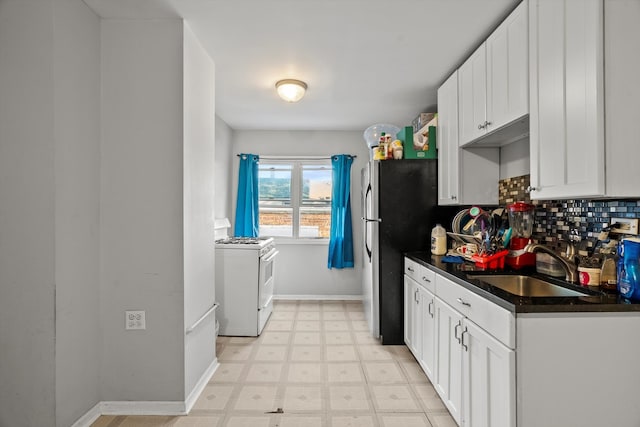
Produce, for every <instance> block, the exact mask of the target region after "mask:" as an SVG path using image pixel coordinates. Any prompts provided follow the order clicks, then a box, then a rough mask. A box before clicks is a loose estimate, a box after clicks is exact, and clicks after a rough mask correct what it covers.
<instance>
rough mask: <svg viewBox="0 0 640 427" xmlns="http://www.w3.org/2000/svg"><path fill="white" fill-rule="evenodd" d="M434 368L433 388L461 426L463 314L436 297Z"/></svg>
mask: <svg viewBox="0 0 640 427" xmlns="http://www.w3.org/2000/svg"><path fill="white" fill-rule="evenodd" d="M435 310H436V328H437V336H436V342H437V365H436V378H435V389H436V391H437V392H438V394H439V395H440V398H441V399H442V401H443V402H444V404H445V406H446V407H447V409H449V412H450V413H451V416H452V417H453V419H454V420H455V421H456V423H458V425H460V422H461V408H462V346H461V338H460V335H461V333H462V330H461V329H462V315H461V314H460V313H458V312H457V311H456V310H454V309H453V308H451V307H450V306H449V305H448V304H446V303H445V302H443V301H442V300H440V299H439V298H436V301H435Z"/></svg>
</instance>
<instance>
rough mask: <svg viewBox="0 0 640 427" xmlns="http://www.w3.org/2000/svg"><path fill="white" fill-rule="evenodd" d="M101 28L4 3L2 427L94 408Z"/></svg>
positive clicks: (75, 11) (65, 1) (0, 53)
mask: <svg viewBox="0 0 640 427" xmlns="http://www.w3.org/2000/svg"><path fill="white" fill-rule="evenodd" d="M99 34H100V27H99V20H98V18H97V16H95V14H93V12H92V11H91V10H90V9H89V8H88V7H87V6H86V5H85V4H84V3H83V2H82V1H80V0H46V1H39V2H24V1H4V2H0V57H2V58H3V62H2V67H0V96H1V97H2V99H3V100H7V101H9V102H3V103H1V106H0V142H1V144H0V170H2V176H3V179H2V180H0V199H1V200H2V204H1V206H0V235H2V239H0V283H1V286H0V293H1V295H0V348H2V352H1V353H0V358H1V359H0V384H2V386H1V387H0V425H2V426H5V425H7V426H18V427H19V426H35V425H38V426H39V425H42V426H46V425H57V426H68V425H71V424H72V423H73V422H74V421H75V420H76V419H77V418H78V417H80V416H81V415H83V414H84V413H86V412H87V411H88V410H89V409H90V408H91V407H93V406H94V405H95V404H96V403H97V402H98V401H99V391H98V370H99V369H98V368H99V362H100V357H101V355H100V351H99V343H100V328H99V319H98V317H97V316H96V313H97V312H98V311H99V267H98V220H99V203H98V200H99V170H100V169H99V129H100V127H99V81H100V72H99V66H100V57H99V51H100V49H99V47H100V43H99Z"/></svg>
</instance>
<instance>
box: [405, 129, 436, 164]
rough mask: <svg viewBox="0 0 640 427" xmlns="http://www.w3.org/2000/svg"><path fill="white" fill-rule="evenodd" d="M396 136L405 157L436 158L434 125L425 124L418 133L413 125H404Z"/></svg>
mask: <svg viewBox="0 0 640 427" xmlns="http://www.w3.org/2000/svg"><path fill="white" fill-rule="evenodd" d="M396 137H397V138H398V139H399V140H400V141H402V146H403V150H404V155H403V158H405V159H437V158H438V152H437V151H436V127H435V126H427V125H425V126H424V127H423V128H422V129H420V131H419V132H418V133H415V134H414V133H413V126H405V127H404V128H403V129H402V130H401V131H400V132H398V134H397V135H396Z"/></svg>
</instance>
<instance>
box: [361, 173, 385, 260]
mask: <svg viewBox="0 0 640 427" xmlns="http://www.w3.org/2000/svg"><path fill="white" fill-rule="evenodd" d="M370 194H371V183H369V185H367V191H366V193H365V194H364V215H365V216H363V217H362V220H363V221H364V222H365V226H364V248H365V250H366V251H367V256H368V257H369V261H371V248H370V247H369V243H368V241H369V228H368V227H367V223H368V222H382V219H380V218H378V219H371V218H367V217H366V215H367V206H369V196H370Z"/></svg>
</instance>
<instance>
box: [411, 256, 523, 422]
mask: <svg viewBox="0 0 640 427" xmlns="http://www.w3.org/2000/svg"><path fill="white" fill-rule="evenodd" d="M421 269H424V271H429V272H430V274H431V275H432V278H430V279H429V280H426V279H427V277H428V276H426V275H425V273H424V271H423V270H421ZM405 273H406V274H405V277H404V286H405V342H406V343H407V346H408V347H409V349H410V350H411V351H412V353H413V354H414V356H415V357H416V359H417V360H418V362H419V363H420V366H421V367H422V369H423V370H424V372H425V374H426V375H427V376H428V377H429V379H430V380H431V382H432V383H433V385H434V388H435V390H436V392H437V393H438V395H439V396H440V398H441V399H442V401H443V402H444V404H445V406H446V407H447V409H448V410H449V412H450V413H451V416H452V417H453V419H454V420H455V421H456V423H457V424H458V425H459V426H464V427H515V425H516V352H515V317H514V316H513V313H511V312H509V311H507V310H505V309H503V308H501V307H499V306H497V305H495V304H494V303H492V302H490V301H488V300H486V299H484V298H482V297H480V296H479V295H476V294H474V293H472V292H471V291H469V290H467V289H465V288H463V287H462V286H460V285H458V284H456V283H455V282H453V281H451V280H449V279H447V278H445V277H443V276H441V275H439V274H435V273H434V272H432V271H430V270H427V269H426V268H425V267H423V266H419V265H417V264H416V263H414V262H413V261H411V260H405ZM420 276H421V281H424V283H425V284H426V285H427V286H422V285H421V284H420V283H419V282H418V281H417V280H420V279H419V277H420ZM432 282H435V283H434V285H435V286H429V285H431V284H432ZM432 291H433V292H432Z"/></svg>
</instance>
